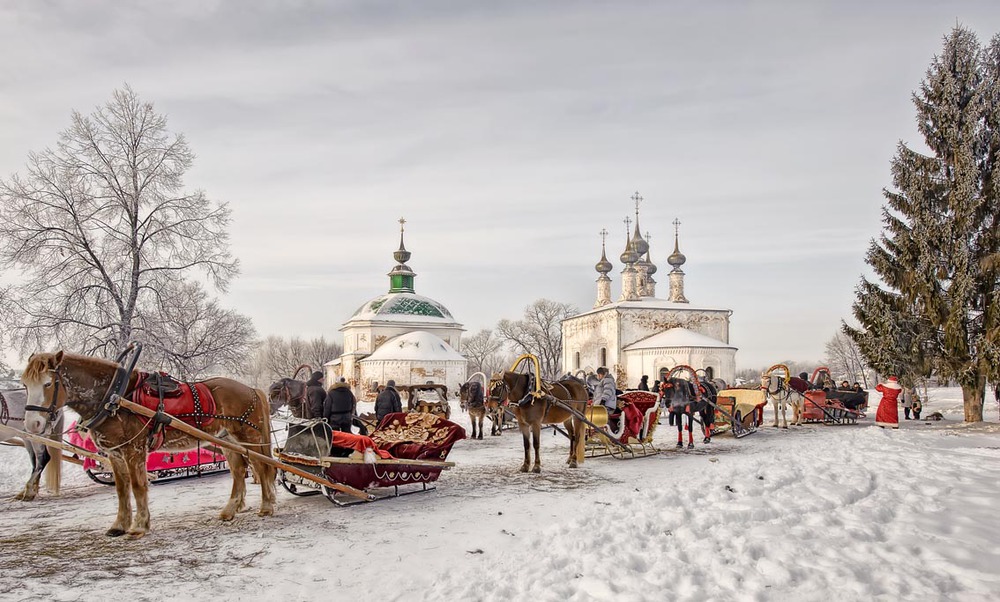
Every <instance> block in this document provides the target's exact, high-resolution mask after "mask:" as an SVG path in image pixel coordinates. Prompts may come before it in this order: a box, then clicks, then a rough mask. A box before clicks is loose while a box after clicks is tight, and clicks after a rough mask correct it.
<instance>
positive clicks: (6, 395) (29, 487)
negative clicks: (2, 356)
mask: <svg viewBox="0 0 1000 602" xmlns="http://www.w3.org/2000/svg"><path fill="white" fill-rule="evenodd" d="M48 398H49V400H51V394H49V395H48ZM27 402H28V394H27V390H26V389H9V390H3V391H0V425H3V426H7V427H10V428H12V429H17V430H24V407H25V405H27ZM48 403H51V401H48ZM50 424H52V427H51V429H50V431H49V432H46V433H43V434H44V435H45V436H47V437H49V438H51V439H53V440H55V441H59V440H60V438H61V437H62V429H63V415H62V412H61V411H60V412H59V416H58V418H57V419H56V420H54V421H53V422H51V423H50ZM15 440H16V441H20V442H21V444H22V445H23V446H24V449H26V450H27V451H28V457H29V458H30V459H31V475H30V476H29V477H28V482H27V483H25V485H24V489H22V490H21V491H20V493H18V494H17V495H15V496H14V499H15V500H18V501H23V502H30V501H31V500H33V499H35V496H37V495H38V483H39V481H40V480H41V477H42V474H43V473H44V475H45V488H46V489H48V490H49V491H51V492H52V493H54V494H58V493H59V483H60V480H61V477H62V451H61V450H59V449H57V448H52V449H51V451H50V449H49V448H48V447H47V446H46V445H45V444H43V443H36V442H34V441H31V440H27V439H24V438H22V437H19V436H18V435H17V433H14V432H11V431H10V430H8V429H4V428H0V443H2V442H4V441H15Z"/></svg>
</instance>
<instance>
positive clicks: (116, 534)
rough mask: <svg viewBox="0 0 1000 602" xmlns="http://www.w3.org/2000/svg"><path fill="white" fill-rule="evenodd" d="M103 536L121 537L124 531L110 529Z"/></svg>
mask: <svg viewBox="0 0 1000 602" xmlns="http://www.w3.org/2000/svg"><path fill="white" fill-rule="evenodd" d="M104 534H105V535H107V536H108V537H121V536H122V535H125V529H116V528H114V527H112V528H110V529H108V530H107V531H105V532H104Z"/></svg>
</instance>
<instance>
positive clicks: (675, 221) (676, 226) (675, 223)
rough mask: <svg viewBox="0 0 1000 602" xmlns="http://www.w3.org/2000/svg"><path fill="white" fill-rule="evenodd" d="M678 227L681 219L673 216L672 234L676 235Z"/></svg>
mask: <svg viewBox="0 0 1000 602" xmlns="http://www.w3.org/2000/svg"><path fill="white" fill-rule="evenodd" d="M680 227H681V220H679V219H677V218H676V217H675V218H674V236H677V232H678V230H680Z"/></svg>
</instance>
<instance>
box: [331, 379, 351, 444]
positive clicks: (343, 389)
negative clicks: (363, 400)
mask: <svg viewBox="0 0 1000 602" xmlns="http://www.w3.org/2000/svg"><path fill="white" fill-rule="evenodd" d="M357 405H358V400H357V399H356V398H355V397H354V393H353V392H352V391H351V387H350V386H349V385H348V384H347V383H346V382H345V381H344V379H340V382H338V383H334V385H333V386H332V387H330V390H329V391H328V392H327V394H326V401H325V402H324V404H323V417H324V418H326V421H327V422H328V423H329V424H330V427H331V428H333V430H335V431H341V432H344V433H350V432H351V421H352V420H353V419H354V413H355V412H356V411H357Z"/></svg>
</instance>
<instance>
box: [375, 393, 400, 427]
mask: <svg viewBox="0 0 1000 602" xmlns="http://www.w3.org/2000/svg"><path fill="white" fill-rule="evenodd" d="M402 411H403V400H402V398H401V397H400V396H399V391H397V390H396V389H395V388H393V387H386V388H385V389H383V390H382V392H381V393H379V394H378V397H376V398H375V420H376V422H377V423H380V422H382V419H383V418H385V416H386V415H387V414H392V413H393V412H402Z"/></svg>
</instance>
